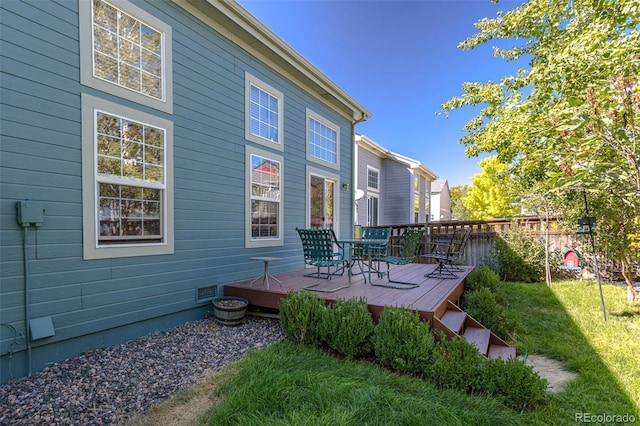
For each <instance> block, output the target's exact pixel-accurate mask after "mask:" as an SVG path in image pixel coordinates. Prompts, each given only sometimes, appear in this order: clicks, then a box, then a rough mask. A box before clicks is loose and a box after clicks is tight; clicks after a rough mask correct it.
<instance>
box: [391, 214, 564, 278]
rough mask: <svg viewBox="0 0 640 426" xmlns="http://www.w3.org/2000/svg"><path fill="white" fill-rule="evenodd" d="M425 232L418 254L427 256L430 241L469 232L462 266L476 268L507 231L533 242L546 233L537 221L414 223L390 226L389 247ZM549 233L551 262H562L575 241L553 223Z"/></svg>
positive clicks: (555, 222) (542, 225) (496, 220)
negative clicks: (412, 231) (413, 231)
mask: <svg viewBox="0 0 640 426" xmlns="http://www.w3.org/2000/svg"><path fill="white" fill-rule="evenodd" d="M425 226H426V228H427V232H426V234H425V236H424V239H423V242H422V246H421V248H420V253H419V254H427V253H429V252H430V250H431V247H432V244H431V240H432V239H435V238H439V239H441V238H442V237H443V236H444V237H445V238H446V237H449V236H451V234H452V233H453V231H454V230H456V229H458V228H467V227H468V228H471V235H470V238H469V240H468V242H467V245H466V247H465V250H464V256H463V258H462V263H463V264H465V265H473V266H478V265H480V264H482V263H483V261H484V260H486V259H488V258H490V257H491V252H492V249H493V247H494V245H495V241H496V239H497V238H498V237H499V236H500V235H501V234H503V233H505V232H506V231H507V230H509V229H511V228H512V227H514V226H518V227H520V228H521V229H522V230H523V231H524V233H525V234H528V235H531V236H534V237H535V238H538V239H541V240H544V238H545V234H546V233H547V231H546V230H545V226H544V223H543V222H542V220H540V219H538V218H529V217H527V218H520V219H518V220H514V221H510V220H507V219H493V220H470V221H457V220H456V221H441V222H430V223H427V224H424V223H413V224H408V225H393V226H392V227H391V228H392V229H393V232H392V237H391V239H392V244H395V242H394V241H397V240H398V239H399V237H400V236H401V235H402V234H403V233H404V231H405V230H406V229H407V228H422V227H425ZM549 228H550V230H549V231H548V234H549V243H550V250H551V252H552V253H554V254H553V255H552V256H553V258H552V260H551V262H556V263H559V262H561V254H562V253H563V252H565V251H567V250H569V249H570V248H571V247H572V246H573V244H574V242H575V241H574V240H575V235H569V234H567V233H565V232H562V231H560V230H559V226H558V222H557V220H556V219H552V220H551V221H550V224H549ZM419 262H424V263H426V262H427V260H426V259H424V258H419Z"/></svg>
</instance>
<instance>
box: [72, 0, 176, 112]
mask: <svg viewBox="0 0 640 426" xmlns="http://www.w3.org/2000/svg"><path fill="white" fill-rule="evenodd" d="M107 3H109V4H111V5H113V6H114V7H116V8H118V9H120V10H122V11H123V12H126V13H128V14H129V15H131V16H133V17H135V18H136V19H138V20H140V21H143V22H144V23H145V24H147V25H149V26H151V27H153V28H156V29H157V30H158V31H160V32H161V33H162V39H163V40H162V71H163V81H162V86H163V87H162V92H163V94H164V99H163V100H159V99H156V98H153V97H151V96H147V95H144V94H142V93H138V92H136V91H134V90H130V89H127V88H125V87H122V86H119V85H117V84H114V83H110V82H108V81H106V80H102V79H99V78H96V77H94V76H93V16H92V13H91V9H92V7H93V1H92V0H80V1H79V2H78V8H79V9H78V11H79V19H80V22H79V26H80V83H81V84H83V85H85V86H88V87H92V88H94V89H97V90H100V91H102V92H107V93H111V94H113V95H115V96H118V97H121V98H123V99H127V100H130V101H132V102H136V103H139V104H142V105H145V106H148V107H150V108H154V109H157V110H160V111H164V112H166V113H169V114H173V67H172V63H173V59H172V33H171V27H170V26H169V25H167V24H166V23H164V22H162V21H161V20H159V19H158V18H156V17H154V16H153V15H151V14H150V13H148V12H145V11H144V10H142V9H140V8H139V7H137V6H135V5H133V4H132V3H130V2H129V1H127V0H110V1H108V2H107Z"/></svg>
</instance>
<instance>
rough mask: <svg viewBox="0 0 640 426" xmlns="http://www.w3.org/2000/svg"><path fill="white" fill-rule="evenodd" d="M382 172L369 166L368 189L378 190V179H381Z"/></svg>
mask: <svg viewBox="0 0 640 426" xmlns="http://www.w3.org/2000/svg"><path fill="white" fill-rule="evenodd" d="M379 176H380V172H379V171H378V170H376V169H373V168H371V167H368V168H367V189H371V190H374V191H378V190H379V187H378V181H379Z"/></svg>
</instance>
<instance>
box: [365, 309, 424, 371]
mask: <svg viewBox="0 0 640 426" xmlns="http://www.w3.org/2000/svg"><path fill="white" fill-rule="evenodd" d="M373 347H374V352H375V354H376V357H377V358H378V359H379V360H380V361H381V362H382V363H383V364H385V365H387V366H388V367H390V368H392V369H394V370H397V371H402V372H408V373H420V372H421V371H422V370H424V368H425V367H426V366H427V365H429V363H430V361H431V354H432V352H433V348H434V336H433V334H432V333H431V331H430V330H429V323H427V322H424V321H421V320H420V316H419V315H418V313H417V312H415V311H413V310H410V309H407V308H402V307H401V308H398V307H392V306H387V307H385V308H384V310H383V311H382V314H381V315H380V320H379V321H378V324H377V326H376V327H375V331H374V338H373Z"/></svg>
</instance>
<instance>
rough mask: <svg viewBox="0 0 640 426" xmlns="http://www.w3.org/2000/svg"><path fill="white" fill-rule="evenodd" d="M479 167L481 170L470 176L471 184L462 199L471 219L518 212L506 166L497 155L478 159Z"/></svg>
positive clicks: (505, 215)
mask: <svg viewBox="0 0 640 426" xmlns="http://www.w3.org/2000/svg"><path fill="white" fill-rule="evenodd" d="M480 167H481V169H482V172H481V173H478V174H476V175H474V176H473V177H472V178H471V182H472V183H473V185H472V186H471V187H470V188H469V190H468V191H467V195H466V196H465V197H464V198H463V199H462V203H463V204H464V207H465V209H467V211H469V212H470V216H471V219H496V218H504V217H512V216H514V215H516V214H518V213H519V210H518V208H517V207H515V206H514V202H515V199H516V197H515V196H514V195H512V194H513V187H514V183H513V178H512V177H511V175H510V174H509V173H508V171H507V169H508V166H507V165H505V164H502V163H500V161H499V160H498V158H497V157H488V158H485V159H483V160H480Z"/></svg>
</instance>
